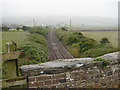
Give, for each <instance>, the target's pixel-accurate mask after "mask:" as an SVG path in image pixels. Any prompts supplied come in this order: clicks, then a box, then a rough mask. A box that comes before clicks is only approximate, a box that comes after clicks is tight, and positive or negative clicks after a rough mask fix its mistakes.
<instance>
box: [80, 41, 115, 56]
mask: <svg viewBox="0 0 120 90" xmlns="http://www.w3.org/2000/svg"><path fill="white" fill-rule="evenodd" d="M114 50H115V49H114V48H113V47H112V45H111V44H109V43H106V44H98V45H96V46H95V47H93V48H91V49H89V50H87V51H85V52H84V53H82V56H81V57H92V58H94V57H98V56H101V55H104V54H107V53H111V52H113V51H114Z"/></svg>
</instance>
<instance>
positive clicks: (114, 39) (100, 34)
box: [82, 31, 118, 48]
mask: <svg viewBox="0 0 120 90" xmlns="http://www.w3.org/2000/svg"><path fill="white" fill-rule="evenodd" d="M82 34H83V35H84V36H86V37H89V38H92V39H95V40H96V41H98V42H99V41H100V40H101V39H102V38H104V37H106V38H108V39H109V41H110V43H111V44H112V46H113V47H115V48H117V47H118V31H95V32H82Z"/></svg>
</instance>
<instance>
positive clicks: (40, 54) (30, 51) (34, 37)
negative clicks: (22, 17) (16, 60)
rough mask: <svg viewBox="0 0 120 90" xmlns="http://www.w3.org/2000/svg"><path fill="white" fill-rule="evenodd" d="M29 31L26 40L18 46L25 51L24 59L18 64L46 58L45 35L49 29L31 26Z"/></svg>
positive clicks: (33, 62)
mask: <svg viewBox="0 0 120 90" xmlns="http://www.w3.org/2000/svg"><path fill="white" fill-rule="evenodd" d="M29 32H30V35H29V36H28V42H27V43H26V44H25V45H23V46H21V47H20V48H19V50H24V51H25V53H26V57H25V60H23V61H21V62H20V65H24V64H36V63H43V62H46V61H47V60H48V49H47V42H46V39H45V37H46V35H47V34H48V32H49V29H46V28H41V27H33V28H31V29H30V30H29Z"/></svg>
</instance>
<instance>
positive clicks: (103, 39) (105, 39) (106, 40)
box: [100, 38, 110, 44]
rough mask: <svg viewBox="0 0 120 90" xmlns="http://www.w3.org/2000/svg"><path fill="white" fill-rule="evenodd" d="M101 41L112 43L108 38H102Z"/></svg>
mask: <svg viewBox="0 0 120 90" xmlns="http://www.w3.org/2000/svg"><path fill="white" fill-rule="evenodd" d="M100 43H101V44H103V43H110V42H109V40H108V38H102V39H101V40H100Z"/></svg>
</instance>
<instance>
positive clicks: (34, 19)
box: [33, 18, 35, 27]
mask: <svg viewBox="0 0 120 90" xmlns="http://www.w3.org/2000/svg"><path fill="white" fill-rule="evenodd" d="M34 26H35V19H34V18H33V27H34Z"/></svg>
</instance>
